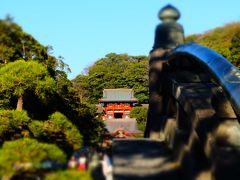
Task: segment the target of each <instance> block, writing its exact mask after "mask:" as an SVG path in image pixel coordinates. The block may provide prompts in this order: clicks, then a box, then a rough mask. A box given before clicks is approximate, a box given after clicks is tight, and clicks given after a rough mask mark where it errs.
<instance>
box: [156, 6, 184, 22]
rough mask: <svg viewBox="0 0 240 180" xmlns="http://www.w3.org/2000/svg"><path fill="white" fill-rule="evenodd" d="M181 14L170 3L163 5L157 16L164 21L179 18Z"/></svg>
mask: <svg viewBox="0 0 240 180" xmlns="http://www.w3.org/2000/svg"><path fill="white" fill-rule="evenodd" d="M180 16H181V14H180V12H179V10H178V9H177V8H175V7H174V6H172V5H171V4H168V5H166V6H165V7H163V8H162V9H161V10H160V11H159V14H158V17H159V19H160V20H162V21H163V22H165V21H177V20H178V19H179V18H180Z"/></svg>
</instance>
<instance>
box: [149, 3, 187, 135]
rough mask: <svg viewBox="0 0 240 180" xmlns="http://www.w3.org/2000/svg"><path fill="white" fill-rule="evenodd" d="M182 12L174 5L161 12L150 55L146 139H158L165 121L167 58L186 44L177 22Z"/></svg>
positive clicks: (181, 29)
mask: <svg viewBox="0 0 240 180" xmlns="http://www.w3.org/2000/svg"><path fill="white" fill-rule="evenodd" d="M179 18H180V12H179V11H178V10H177V9H176V8H175V7H173V6H172V5H167V6H165V7H163V8H162V9H161V10H160V12H159V19H160V20H161V21H162V23H160V24H159V25H158V26H157V27H156V31H155V40H154V45H153V49H152V50H151V51H150V54H149V111H148V119H147V125H146V130H145V137H150V138H153V139H158V138H159V137H160V130H161V126H162V122H163V119H164V107H163V105H162V104H163V101H164V96H163V89H162V85H163V79H164V74H163V73H162V72H163V71H164V69H166V68H167V61H166V57H167V55H168V54H169V53H170V51H171V50H172V49H174V48H176V47H177V46H178V45H180V44H183V43H184V31H183V27H182V26H181V25H180V24H178V23H177V22H176V21H177V20H178V19H179Z"/></svg>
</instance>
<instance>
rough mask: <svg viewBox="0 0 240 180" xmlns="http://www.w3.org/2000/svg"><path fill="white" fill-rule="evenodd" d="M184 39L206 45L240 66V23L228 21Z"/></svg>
mask: <svg viewBox="0 0 240 180" xmlns="http://www.w3.org/2000/svg"><path fill="white" fill-rule="evenodd" d="M186 41H187V42H189V41H195V42H197V43H200V44H202V45H204V46H207V47H209V48H211V49H213V50H215V51H217V52H218V53H220V54H222V55H223V56H224V57H225V58H227V59H228V60H229V61H231V62H232V63H233V64H234V65H235V66H237V67H240V46H239V44H240V23H239V22H236V23H230V24H227V25H225V26H223V27H217V28H215V29H212V30H210V31H207V32H205V33H203V34H194V35H190V36H188V37H187V38H186Z"/></svg>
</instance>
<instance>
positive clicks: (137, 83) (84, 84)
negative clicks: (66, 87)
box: [72, 53, 148, 103]
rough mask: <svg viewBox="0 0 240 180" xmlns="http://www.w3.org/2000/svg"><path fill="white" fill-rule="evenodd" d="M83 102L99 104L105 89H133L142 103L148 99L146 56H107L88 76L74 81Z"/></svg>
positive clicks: (89, 71)
mask: <svg viewBox="0 0 240 180" xmlns="http://www.w3.org/2000/svg"><path fill="white" fill-rule="evenodd" d="M72 82H73V83H74V87H76V89H77V90H78V91H79V93H80V94H81V95H82V100H83V101H84V100H85V101H87V102H88V103H97V102H98V99H100V98H101V97H102V90H103V89H104V88H133V89H134V91H135V95H136V97H137V98H139V100H140V102H147V99H148V59H147V57H146V56H129V55H127V54H115V53H110V54H107V55H106V56H105V57H104V58H102V59H100V60H98V61H97V62H96V63H95V64H94V65H92V66H90V67H89V68H88V70H87V74H86V75H82V74H81V75H79V76H77V77H76V78H75V79H74V80H73V81H72Z"/></svg>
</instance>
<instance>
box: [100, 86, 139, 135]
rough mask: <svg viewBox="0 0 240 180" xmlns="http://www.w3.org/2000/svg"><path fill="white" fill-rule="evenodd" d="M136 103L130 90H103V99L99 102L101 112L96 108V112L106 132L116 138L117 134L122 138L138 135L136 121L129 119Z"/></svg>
mask: <svg viewBox="0 0 240 180" xmlns="http://www.w3.org/2000/svg"><path fill="white" fill-rule="evenodd" d="M137 102H138V99H137V98H135V97H134V92H133V90H132V89H123V88H122V89H104V90H103V97H102V98H101V99H100V100H99V103H100V106H99V108H100V109H101V110H100V109H99V108H98V109H99V110H98V112H99V113H100V112H101V114H102V119H103V120H104V123H105V125H106V128H107V130H108V132H109V133H110V134H112V135H113V136H114V137H118V136H119V133H120V135H121V136H122V137H125V136H128V137H130V136H131V135H132V134H137V133H140V131H139V130H138V129H137V122H136V119H134V118H130V111H131V110H132V108H133V106H134V105H135V104H136V103H137ZM118 132H119V133H118ZM125 138H126V137H125Z"/></svg>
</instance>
